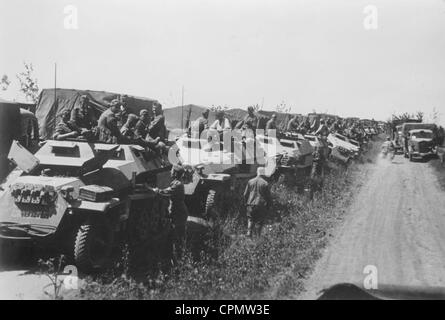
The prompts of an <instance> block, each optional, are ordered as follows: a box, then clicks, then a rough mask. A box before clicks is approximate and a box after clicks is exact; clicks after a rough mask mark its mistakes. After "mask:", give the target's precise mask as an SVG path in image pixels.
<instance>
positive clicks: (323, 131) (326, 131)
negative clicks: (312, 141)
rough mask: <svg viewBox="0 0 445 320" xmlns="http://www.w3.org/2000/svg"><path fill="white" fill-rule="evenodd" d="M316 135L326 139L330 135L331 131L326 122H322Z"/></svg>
mask: <svg viewBox="0 0 445 320" xmlns="http://www.w3.org/2000/svg"><path fill="white" fill-rule="evenodd" d="M315 135H317V136H325V137H327V136H328V135H329V129H328V126H327V125H326V123H325V121H324V120H320V126H319V127H318V129H317V131H315Z"/></svg>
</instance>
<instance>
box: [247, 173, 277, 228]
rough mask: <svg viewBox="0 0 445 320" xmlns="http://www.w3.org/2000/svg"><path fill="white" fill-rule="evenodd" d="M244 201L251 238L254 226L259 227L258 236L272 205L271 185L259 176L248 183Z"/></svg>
mask: <svg viewBox="0 0 445 320" xmlns="http://www.w3.org/2000/svg"><path fill="white" fill-rule="evenodd" d="M244 200H245V202H246V206H247V208H246V209H247V221H248V232H247V234H248V235H249V236H250V235H251V234H252V229H253V228H254V225H258V226H259V230H258V234H260V233H261V229H262V226H263V224H264V220H265V218H266V214H267V209H268V208H269V206H270V203H271V195H270V189H269V183H268V182H267V181H266V180H264V178H262V177H261V176H257V177H255V178H253V179H251V180H249V182H248V183H247V186H246V189H245V190H244Z"/></svg>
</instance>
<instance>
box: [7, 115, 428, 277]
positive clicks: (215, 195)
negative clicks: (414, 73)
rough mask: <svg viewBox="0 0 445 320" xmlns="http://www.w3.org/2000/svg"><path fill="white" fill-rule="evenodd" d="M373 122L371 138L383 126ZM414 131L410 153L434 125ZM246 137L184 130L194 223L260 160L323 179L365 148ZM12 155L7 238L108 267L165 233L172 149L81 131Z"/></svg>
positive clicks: (338, 138)
mask: <svg viewBox="0 0 445 320" xmlns="http://www.w3.org/2000/svg"><path fill="white" fill-rule="evenodd" d="M46 121H49V120H48V119H46ZM368 131H369V132H367V135H369V137H372V136H374V135H375V134H376V132H375V130H374V129H372V130H371V128H370V129H369V130H368ZM410 132H411V137H410V141H411V142H410V144H409V145H410V146H412V147H411V149H409V150H410V151H409V154H410V155H411V156H412V157H414V156H415V155H416V154H415V150H417V149H416V147H415V146H414V144H415V143H418V144H419V145H422V146H423V142H424V141H425V139H427V136H428V133H429V131H428V130H426V128H423V129H422V130H420V131H416V130H414V131H413V130H411V131H410ZM241 136H242V138H241V139H236V138H233V137H231V138H230V140H229V143H227V142H226V143H222V141H218V139H216V140H213V139H209V138H207V139H198V138H193V137H190V136H189V135H188V134H184V135H182V136H179V137H178V138H177V139H176V141H175V143H174V144H173V145H172V146H171V148H170V151H171V150H173V151H174V152H175V155H176V157H177V161H178V162H180V163H181V164H182V165H183V167H184V168H185V170H186V174H185V177H184V187H185V194H186V199H185V201H186V205H187V208H188V211H189V216H188V222H187V223H188V226H189V227H190V230H193V229H195V230H196V227H197V226H198V227H200V228H201V229H203V228H204V229H205V230H207V231H208V230H210V229H212V228H213V227H214V226H215V223H217V221H218V218H220V217H222V216H224V213H225V212H224V211H225V208H227V206H228V205H233V203H231V201H230V199H231V195H233V194H231V193H233V192H239V189H237V188H236V187H237V186H238V187H239V186H242V185H244V184H245V182H246V181H247V179H249V178H251V177H253V176H255V174H256V169H257V168H258V166H264V167H265V168H266V174H267V176H268V177H269V178H270V179H275V178H277V177H278V178H279V177H286V180H288V179H290V180H293V182H294V183H296V184H297V185H299V186H301V187H303V188H304V189H305V190H306V189H307V188H309V189H310V188H313V187H314V185H317V183H314V181H315V180H317V179H318V180H319V179H320V177H321V178H322V176H323V174H324V166H323V161H326V160H327V159H332V160H335V161H340V162H342V163H346V164H347V163H349V162H351V161H352V160H355V159H358V158H359V157H360V155H361V153H362V151H363V150H364V149H365V147H366V145H365V142H363V141H362V142H358V141H355V140H353V139H350V138H348V137H346V136H343V135H341V134H339V133H331V134H329V135H328V136H327V138H321V137H319V136H316V135H310V134H306V135H302V134H300V133H295V132H283V133H281V134H280V136H279V138H277V137H275V136H268V135H265V134H256V135H253V136H243V135H241ZM421 139H423V140H422V141H420V140H421ZM422 150H423V149H422ZM170 155H171V153H170ZM8 157H9V159H10V160H12V161H13V162H14V163H15V164H16V166H17V167H16V169H15V170H14V171H13V172H11V173H10V174H9V176H8V177H7V179H6V182H5V183H4V184H3V187H2V189H3V190H2V191H1V193H0V206H2V208H4V210H1V211H0V239H1V240H2V241H3V242H20V243H26V244H27V245H31V246H37V247H44V248H45V249H51V250H54V251H56V252H60V253H64V254H66V255H67V256H69V257H70V258H71V259H72V261H73V262H74V263H75V264H76V266H77V267H78V268H79V269H80V271H82V272H91V271H94V270H97V269H101V268H103V267H104V266H105V265H106V264H107V261H108V259H109V257H110V255H111V253H112V250H113V248H114V247H116V246H118V245H119V244H121V243H122V242H126V243H128V244H130V247H131V245H135V246H137V245H138V244H140V243H143V242H147V241H148V242H150V243H152V246H153V245H154V246H157V244H156V241H160V240H159V239H161V238H162V237H161V236H160V235H161V234H166V233H167V234H168V233H169V232H170V231H169V230H170V222H169V220H168V219H167V218H166V217H167V213H166V210H167V205H166V201H165V200H163V199H161V198H160V197H159V196H158V195H157V193H156V192H154V191H153V188H155V187H156V188H164V187H166V186H168V184H169V183H170V180H171V177H170V173H169V171H170V168H171V166H172V164H173V163H172V162H171V160H172V159H171V158H169V157H167V155H165V154H162V153H159V152H156V151H153V150H151V149H149V148H144V147H141V146H139V145H133V144H104V143H96V142H88V141H85V140H82V139H77V140H76V139H74V140H73V141H55V140H46V141H42V142H41V148H40V149H39V150H38V151H37V152H36V153H35V154H32V153H31V152H29V151H27V150H26V148H24V147H23V146H22V145H21V144H20V143H18V142H16V141H14V142H13V143H12V147H11V149H10V152H9V156H8ZM318 182H319V181H318ZM311 191H312V192H313V191H314V190H311ZM238 196H239V195H238ZM195 240H196V239H195ZM161 246H163V244H161V243H159V247H161Z"/></svg>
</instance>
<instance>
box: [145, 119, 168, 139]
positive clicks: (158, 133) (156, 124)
mask: <svg viewBox="0 0 445 320" xmlns="http://www.w3.org/2000/svg"><path fill="white" fill-rule="evenodd" d="M148 133H149V134H150V137H152V138H154V139H156V138H157V137H159V138H160V139H161V140H162V141H164V140H166V139H167V138H168V137H167V128H166V127H165V118H164V116H163V115H162V114H159V115H157V116H155V118H154V119H153V121H151V122H150V125H149V126H148Z"/></svg>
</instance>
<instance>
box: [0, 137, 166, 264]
mask: <svg viewBox="0 0 445 320" xmlns="http://www.w3.org/2000/svg"><path fill="white" fill-rule="evenodd" d="M9 158H10V159H11V160H12V161H14V162H15V163H16V164H17V169H16V170H14V171H13V172H12V173H11V174H10V175H9V176H8V178H7V181H6V183H5V184H4V186H3V189H4V191H3V192H2V193H1V194H0V206H1V208H2V210H0V240H2V241H4V242H21V243H27V244H29V245H32V246H37V247H40V248H44V249H45V251H51V250H54V251H56V252H60V253H63V254H66V255H67V256H68V257H71V258H72V259H73V262H74V263H75V264H76V266H77V267H78V268H79V271H81V272H91V271H94V270H95V269H100V268H102V267H104V266H105V265H106V262H107V261H108V258H109V256H110V253H111V251H112V248H113V246H114V245H116V244H117V243H118V242H119V240H124V241H129V242H130V243H133V244H138V243H140V242H142V241H150V239H155V238H156V234H158V233H160V232H163V230H165V229H168V228H169V223H168V220H167V218H166V217H167V215H166V207H167V205H166V203H165V202H164V200H161V199H160V198H159V197H158V196H156V194H155V193H154V192H153V191H152V189H151V187H165V186H167V185H168V183H169V182H170V177H169V167H170V166H169V165H168V161H167V159H166V158H165V159H163V158H162V157H161V156H160V155H158V154H157V153H155V152H153V151H151V150H147V149H145V148H143V147H140V146H138V145H116V144H101V143H88V142H79V141H78V142H76V141H53V140H49V141H47V142H46V143H45V144H44V145H43V146H42V147H41V148H40V150H39V151H38V152H37V153H36V154H35V155H32V154H31V153H29V152H28V151H26V150H25V149H24V148H23V147H22V146H21V145H20V144H19V143H17V142H14V143H13V146H12V148H11V151H10V153H9ZM153 241H154V240H153Z"/></svg>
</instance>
